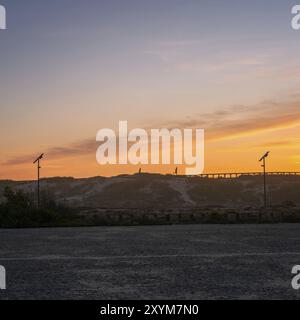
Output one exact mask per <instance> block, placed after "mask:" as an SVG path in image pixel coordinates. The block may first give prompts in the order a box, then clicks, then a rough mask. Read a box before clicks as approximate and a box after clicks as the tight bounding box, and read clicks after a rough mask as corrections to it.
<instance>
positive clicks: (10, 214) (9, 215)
mask: <svg viewBox="0 0 300 320" xmlns="http://www.w3.org/2000/svg"><path fill="white" fill-rule="evenodd" d="M3 196H4V199H5V200H4V202H2V203H1V204H0V228H26V227H51V226H68V225H76V223H78V222H79V221H78V219H79V217H78V216H77V215H76V214H73V213H72V212H74V209H72V211H71V209H68V208H67V207H64V206H62V205H59V204H57V203H56V202H55V201H54V200H52V199H49V198H47V197H45V196H43V197H42V199H41V205H40V207H39V208H38V207H37V206H36V205H35V203H34V200H33V197H32V195H30V194H25V193H24V192H23V191H20V190H17V191H14V190H12V189H11V188H10V187H6V188H5V189H4V192H3Z"/></svg>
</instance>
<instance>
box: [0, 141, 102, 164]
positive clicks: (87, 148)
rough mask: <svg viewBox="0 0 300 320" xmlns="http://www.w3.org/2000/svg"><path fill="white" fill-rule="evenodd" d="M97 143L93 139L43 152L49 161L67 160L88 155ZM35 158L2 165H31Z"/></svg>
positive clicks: (23, 158) (31, 156)
mask: <svg viewBox="0 0 300 320" xmlns="http://www.w3.org/2000/svg"><path fill="white" fill-rule="evenodd" d="M96 148H97V142H96V141H95V138H93V139H84V140H82V141H79V142H76V143H73V144H71V145H69V146H63V147H53V148H49V149H47V150H45V151H44V152H45V154H47V158H48V159H51V160H56V159H61V158H67V157H75V156H82V155H88V154H91V153H93V152H95V151H96ZM35 157H36V154H28V155H25V156H20V157H15V158H12V159H9V160H7V161H6V162H4V163H2V165H20V164H26V163H31V162H32V159H34V158H35Z"/></svg>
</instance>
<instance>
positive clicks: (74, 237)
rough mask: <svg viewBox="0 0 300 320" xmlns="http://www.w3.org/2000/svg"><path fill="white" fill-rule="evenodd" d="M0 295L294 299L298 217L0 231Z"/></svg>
mask: <svg viewBox="0 0 300 320" xmlns="http://www.w3.org/2000/svg"><path fill="white" fill-rule="evenodd" d="M0 243H1V247H0V265H3V266H4V267H5V268H6V273H7V290H2V291H0V299H299V298H300V290H299V291H296V290H294V289H292V287H291V279H292V275H291V269H292V267H293V266H294V265H297V264H300V224H276V225H182V226H178V225H176V226H145V227H95V228H61V229H27V230H23V229H20V230H0Z"/></svg>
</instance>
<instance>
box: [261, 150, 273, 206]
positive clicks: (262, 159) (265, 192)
mask: <svg viewBox="0 0 300 320" xmlns="http://www.w3.org/2000/svg"><path fill="white" fill-rule="evenodd" d="M269 154H270V151H268V152H266V153H265V154H264V155H263V156H262V157H261V158H260V159H259V162H262V163H263V164H262V167H263V170H264V171H263V173H264V207H265V208H266V207H267V182H266V158H267V157H268V156H269Z"/></svg>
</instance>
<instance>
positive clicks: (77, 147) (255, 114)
mask: <svg viewBox="0 0 300 320" xmlns="http://www.w3.org/2000/svg"><path fill="white" fill-rule="evenodd" d="M295 97H298V95H297V94H296V95H294V96H293V98H295ZM293 126H300V100H298V99H297V100H293V101H264V102H262V103H260V104H258V105H254V106H246V105H236V106H231V107H229V108H226V109H223V110H218V111H215V112H212V113H204V114H193V115H188V116H186V117H185V118H183V119H174V120H172V121H169V122H164V123H153V124H151V125H149V124H148V125H147V126H145V127H144V128H145V129H147V130H150V129H151V128H169V129H171V128H204V129H205V130H206V139H208V140H223V139H232V138H236V137H241V136H250V135H253V134H257V133H261V132H265V131H270V130H279V129H283V128H288V127H293ZM287 143H288V141H285V140H283V141H274V142H272V145H273V146H276V145H277V146H280V145H286V144H287ZM98 144H99V143H97V142H96V140H95V137H92V138H90V139H84V140H82V141H78V142H75V143H73V144H70V145H67V146H62V147H61V146H58V147H52V148H49V149H48V150H43V151H44V152H45V153H46V154H47V157H48V159H51V160H56V159H61V158H67V157H69V158H71V157H77V156H84V155H89V154H93V153H95V152H96V150H97V147H98ZM35 156H36V154H28V155H22V156H19V157H15V158H12V159H9V160H7V161H5V162H4V163H2V165H21V164H25V163H31V162H32V159H34V158H35Z"/></svg>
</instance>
